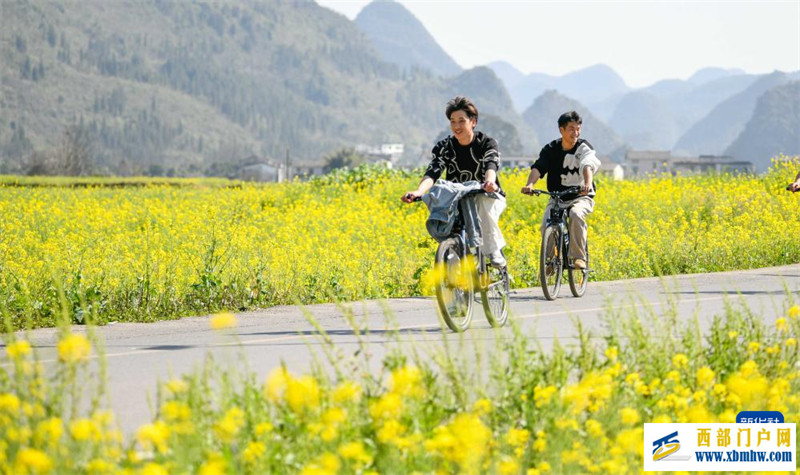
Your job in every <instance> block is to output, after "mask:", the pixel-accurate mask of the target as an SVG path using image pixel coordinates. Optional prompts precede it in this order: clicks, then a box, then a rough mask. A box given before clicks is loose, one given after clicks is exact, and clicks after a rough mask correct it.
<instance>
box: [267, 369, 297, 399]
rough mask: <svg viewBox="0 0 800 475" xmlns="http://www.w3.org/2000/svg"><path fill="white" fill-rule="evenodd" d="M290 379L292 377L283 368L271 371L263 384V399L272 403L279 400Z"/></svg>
mask: <svg viewBox="0 0 800 475" xmlns="http://www.w3.org/2000/svg"><path fill="white" fill-rule="evenodd" d="M291 379H292V376H291V374H289V371H288V370H287V369H286V368H285V367H283V366H281V367H279V368H275V369H273V370H272V371H270V373H269V375H268V376H267V381H266V382H265V383H264V397H266V398H267V400H268V401H272V402H277V401H279V400H281V398H282V397H283V396H284V393H285V392H286V388H287V386H288V385H289V381H290V380H291Z"/></svg>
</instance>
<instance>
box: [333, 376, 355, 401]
mask: <svg viewBox="0 0 800 475" xmlns="http://www.w3.org/2000/svg"><path fill="white" fill-rule="evenodd" d="M359 399H361V386H359V385H358V384H356V383H354V382H352V381H342V382H341V383H339V384H337V385H336V387H335V388H334V389H333V402H335V403H336V404H347V403H350V402H357V401H358V400H359Z"/></svg>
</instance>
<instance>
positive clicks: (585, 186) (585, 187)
mask: <svg viewBox="0 0 800 475" xmlns="http://www.w3.org/2000/svg"><path fill="white" fill-rule="evenodd" d="M591 190H592V184H591V182H590V183H588V184H587V183H586V182H584V183H581V192H580V193H579V195H581V196H585V195H588V194H589V192H590V191H591Z"/></svg>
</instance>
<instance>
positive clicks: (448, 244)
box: [415, 191, 510, 333]
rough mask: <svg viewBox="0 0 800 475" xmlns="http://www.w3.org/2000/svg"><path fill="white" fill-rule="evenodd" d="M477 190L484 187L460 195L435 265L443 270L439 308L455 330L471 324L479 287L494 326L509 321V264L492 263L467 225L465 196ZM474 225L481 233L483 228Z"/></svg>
mask: <svg viewBox="0 0 800 475" xmlns="http://www.w3.org/2000/svg"><path fill="white" fill-rule="evenodd" d="M477 193H481V191H475V192H470V193H467V194H466V195H465V196H464V197H462V198H461V201H460V202H459V204H458V206H459V211H460V212H459V216H458V218H457V221H456V223H455V224H454V226H453V230H452V231H451V233H450V236H448V237H447V238H446V239H444V240H443V241H442V242H440V243H439V247H438V248H437V249H436V256H435V259H434V265H435V269H437V270H438V271H439V272H440V273H438V274H437V278H436V279H435V282H436V283H435V288H436V300H437V303H438V307H439V312H440V315H441V317H442V320H444V322H445V324H446V325H447V326H448V327H449V328H450V329H451V330H452V331H454V332H456V333H461V332H463V331H464V330H466V329H467V328H469V325H470V323H471V322H472V313H473V302H474V301H475V291H476V290H477V291H478V292H479V293H480V301H481V304H482V305H483V310H484V313H485V314H486V319H487V320H488V321H489V324H490V325H491V326H492V327H495V328H497V327H502V326H503V325H505V324H506V322H507V321H508V304H509V301H508V295H509V292H510V283H509V277H508V267H507V266H504V267H502V268H497V267H494V266H491V265H490V264H489V263H488V261H489V258H488V257H487V256H484V254H483V252H482V251H481V249H480V247H478V246H474V245H472V242H471V241H472V240H471V239H470V237H469V236H467V232H466V229H465V228H466V226H465V225H464V218H463V216H464V212H463V209H464V208H463V207H464V206H465V205H466V201H465V200H471V199H474V197H473V196H474V195H475V194H477ZM419 200H420V199H419V198H417V199H416V200H415V201H419ZM474 227H475V229H476V230H477V232H478V233H480V228H479V227H478V226H477V225H476V226H474Z"/></svg>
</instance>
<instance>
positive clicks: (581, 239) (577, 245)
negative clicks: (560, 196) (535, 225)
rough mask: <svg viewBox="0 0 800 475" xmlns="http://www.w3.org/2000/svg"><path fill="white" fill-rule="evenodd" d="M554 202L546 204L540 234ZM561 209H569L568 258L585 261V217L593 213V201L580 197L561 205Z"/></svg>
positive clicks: (586, 228) (587, 228) (586, 197)
mask: <svg viewBox="0 0 800 475" xmlns="http://www.w3.org/2000/svg"><path fill="white" fill-rule="evenodd" d="M554 203H555V202H554V201H553V200H550V202H549V203H547V208H545V210H544V218H543V219H542V233H544V227H545V225H546V224H547V218H548V217H549V216H550V210H551V209H552V207H553V205H554ZM561 207H562V208H569V256H568V257H569V258H570V259H583V260H586V239H587V238H586V236H587V235H588V233H589V226H587V224H586V216H587V215H588V214H589V213H591V212H592V211H594V200H593V199H591V198H589V197H588V196H580V197H578V198H575V199H574V200H572V201H567V202H564V203H562V205H561Z"/></svg>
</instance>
